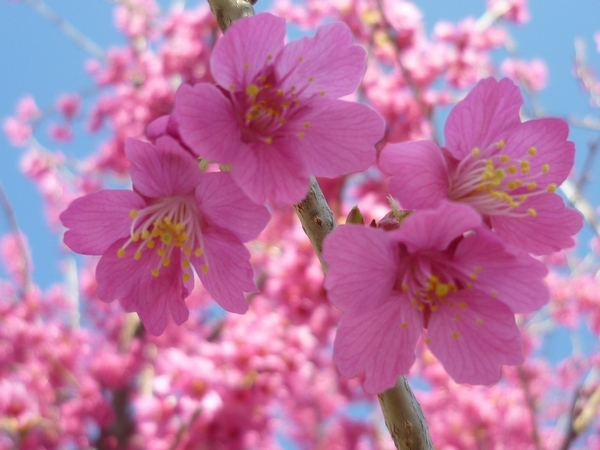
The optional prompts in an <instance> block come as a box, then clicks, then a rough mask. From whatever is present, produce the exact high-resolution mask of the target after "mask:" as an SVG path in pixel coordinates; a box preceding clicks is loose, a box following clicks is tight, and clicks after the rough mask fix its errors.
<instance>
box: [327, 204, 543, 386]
mask: <svg viewBox="0 0 600 450" xmlns="http://www.w3.org/2000/svg"><path fill="white" fill-rule="evenodd" d="M323 257H324V259H325V260H326V261H327V263H328V265H329V273H328V275H327V278H326V280H325V287H326V289H327V291H328V295H329V298H330V300H331V301H332V302H333V303H334V304H335V305H336V306H337V307H338V308H340V309H341V310H343V311H344V315H343V317H342V319H341V321H340V325H339V328H338V331H337V335H336V338H335V343H334V349H333V359H334V361H335V362H336V364H337V365H338V368H339V370H340V372H341V373H342V375H344V376H348V377H353V376H355V375H358V374H359V373H360V372H363V371H364V372H365V375H366V380H365V390H366V391H368V392H373V393H376V392H381V391H383V390H385V389H387V388H389V387H391V386H393V385H394V383H395V382H396V379H397V377H398V376H400V375H403V374H407V373H408V371H409V370H410V368H411V366H412V364H413V362H414V360H415V351H414V350H415V345H416V344H417V340H418V339H419V337H420V336H421V335H422V334H423V330H424V329H425V343H426V344H427V345H428V346H429V349H430V350H431V351H432V352H433V354H434V355H436V356H437V358H438V359H439V360H440V361H441V363H442V364H443V365H444V367H445V368H446V371H447V372H448V373H449V375H450V376H451V377H453V378H454V379H455V380H456V381H457V382H459V383H470V384H491V383H494V382H496V381H498V379H499V377H500V368H499V367H500V365H502V364H519V363H520V362H521V361H522V360H523V355H522V351H521V338H520V334H519V330H518V328H517V326H516V324H515V319H514V314H515V313H520V312H529V311H533V310H535V309H538V308H540V307H541V306H542V305H543V304H544V303H546V302H547V301H548V290H547V289H546V287H545V285H544V283H543V277H544V276H545V274H546V272H547V270H546V268H545V266H544V265H543V264H542V263H541V262H539V261H537V260H535V259H534V258H533V257H531V256H529V255H527V254H525V253H523V252H520V253H517V252H513V251H510V250H507V249H506V247H505V246H504V245H503V244H502V242H501V241H500V239H499V238H498V237H497V236H495V235H494V234H493V233H491V232H490V231H488V230H487V229H486V228H485V227H482V222H481V219H480V217H479V216H478V215H477V213H475V212H474V211H473V210H472V209H470V208H469V207H467V206H465V205H458V204H454V203H449V202H443V203H441V204H440V205H439V206H438V207H437V208H436V209H434V210H423V211H417V212H415V213H413V214H411V215H410V216H409V217H408V218H406V219H405V220H404V221H403V222H402V226H401V227H400V228H398V229H397V230H394V231H384V230H382V229H379V228H371V227H363V226H358V225H346V226H341V227H339V228H337V229H336V230H335V231H333V233H331V234H330V235H329V236H328V237H327V238H326V240H325V245H324V249H323Z"/></svg>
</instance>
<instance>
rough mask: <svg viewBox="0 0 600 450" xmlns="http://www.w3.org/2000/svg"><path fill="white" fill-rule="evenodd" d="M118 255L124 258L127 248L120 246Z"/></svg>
mask: <svg viewBox="0 0 600 450" xmlns="http://www.w3.org/2000/svg"><path fill="white" fill-rule="evenodd" d="M117 256H118V257H119V258H123V257H124V256H125V249H124V248H120V249H119V250H117Z"/></svg>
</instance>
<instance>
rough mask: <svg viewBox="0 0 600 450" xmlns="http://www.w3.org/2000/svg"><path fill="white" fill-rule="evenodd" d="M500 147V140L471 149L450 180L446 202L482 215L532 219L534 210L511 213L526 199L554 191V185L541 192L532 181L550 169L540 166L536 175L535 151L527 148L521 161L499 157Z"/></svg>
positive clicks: (501, 145) (502, 143)
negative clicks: (468, 206) (533, 159)
mask: <svg viewBox="0 0 600 450" xmlns="http://www.w3.org/2000/svg"><path fill="white" fill-rule="evenodd" d="M504 146H505V142H504V140H500V141H499V142H498V143H496V144H494V145H491V146H489V147H488V148H486V149H483V150H481V149H479V148H478V147H475V148H474V149H473V150H472V151H471V153H470V154H469V155H468V156H467V157H465V158H464V159H463V160H462V161H460V163H459V164H458V166H457V167H456V170H455V172H454V173H453V175H452V178H451V180H450V198H452V199H453V200H456V201H459V202H464V203H469V204H471V205H472V206H473V207H474V208H475V209H477V211H479V212H480V213H481V214H483V215H489V216H492V215H509V216H512V217H526V216H528V215H529V216H532V217H535V216H536V215H537V211H536V210H535V208H528V209H527V210H526V211H525V212H524V211H523V210H522V209H521V210H520V211H515V209H516V208H519V207H520V206H521V205H522V204H523V203H524V202H525V201H526V200H527V199H529V198H530V197H533V196H536V195H540V194H543V193H544V192H554V191H555V190H556V185H555V184H554V183H551V184H548V185H547V186H546V187H545V188H543V187H540V186H538V182H537V181H536V180H537V179H538V178H539V177H541V176H542V175H544V174H546V173H548V172H549V171H550V165H549V164H542V165H541V167H540V169H539V171H538V172H535V171H532V170H531V167H532V158H533V157H534V156H536V154H537V149H536V148H535V147H530V148H529V149H528V150H527V152H526V156H525V157H524V158H523V159H511V157H510V156H509V155H506V154H502V153H501V150H502V149H503V148H504Z"/></svg>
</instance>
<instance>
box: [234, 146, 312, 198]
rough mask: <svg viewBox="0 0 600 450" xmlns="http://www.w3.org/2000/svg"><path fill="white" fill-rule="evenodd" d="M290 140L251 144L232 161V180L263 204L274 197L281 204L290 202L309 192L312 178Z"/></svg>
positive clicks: (249, 195)
mask: <svg viewBox="0 0 600 450" xmlns="http://www.w3.org/2000/svg"><path fill="white" fill-rule="evenodd" d="M289 139H290V138H283V139H277V140H276V141H275V142H274V143H273V144H271V145H269V144H266V143H260V142H256V143H253V144H251V145H248V146H247V147H246V148H245V149H244V150H245V151H243V152H240V153H239V154H238V156H237V158H236V160H235V162H234V163H233V164H232V166H231V175H232V176H233V179H234V180H235V182H236V183H237V184H238V186H239V187H240V188H241V189H242V190H243V191H244V193H245V194H246V195H247V196H248V197H250V198H251V199H252V200H253V201H254V202H256V203H259V204H263V203H264V202H265V201H266V200H267V199H271V200H272V201H273V202H275V203H276V204H278V205H281V206H284V205H290V204H293V203H297V202H299V201H300V200H302V199H303V198H304V196H305V195H306V193H307V192H308V186H309V177H308V175H307V174H306V171H305V170H304V167H303V166H304V165H303V163H302V161H301V160H300V159H299V157H298V155H297V154H296V153H294V152H293V150H292V149H291V148H290V145H288V143H289Z"/></svg>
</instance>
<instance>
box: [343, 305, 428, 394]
mask: <svg viewBox="0 0 600 450" xmlns="http://www.w3.org/2000/svg"><path fill="white" fill-rule="evenodd" d="M422 332H423V316H422V314H420V313H419V312H418V311H417V310H416V309H415V308H413V307H412V306H411V305H410V302H409V300H408V298H403V297H394V298H392V299H390V301H388V302H386V303H384V304H382V305H380V306H379V307H377V308H376V309H373V310H370V311H366V312H362V313H357V312H352V313H345V314H344V315H343V316H342V319H341V321H340V324H339V327H338V330H337V333H336V336H335V341H334V344H333V361H334V362H335V363H336V365H337V366H338V369H339V371H340V373H341V374H342V375H344V376H345V377H354V376H356V375H358V374H359V373H361V372H363V371H364V372H365V375H366V379H365V383H364V388H365V391H367V392H369V393H372V394H376V393H379V392H382V391H384V390H386V389H388V388H390V387H392V386H394V385H395V384H396V380H397V379H398V377H399V376H400V375H406V374H407V373H408V372H409V370H410V368H411V366H412V365H413V363H414V361H415V345H416V343H417V340H418V339H419V336H420V335H421V333H422Z"/></svg>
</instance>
